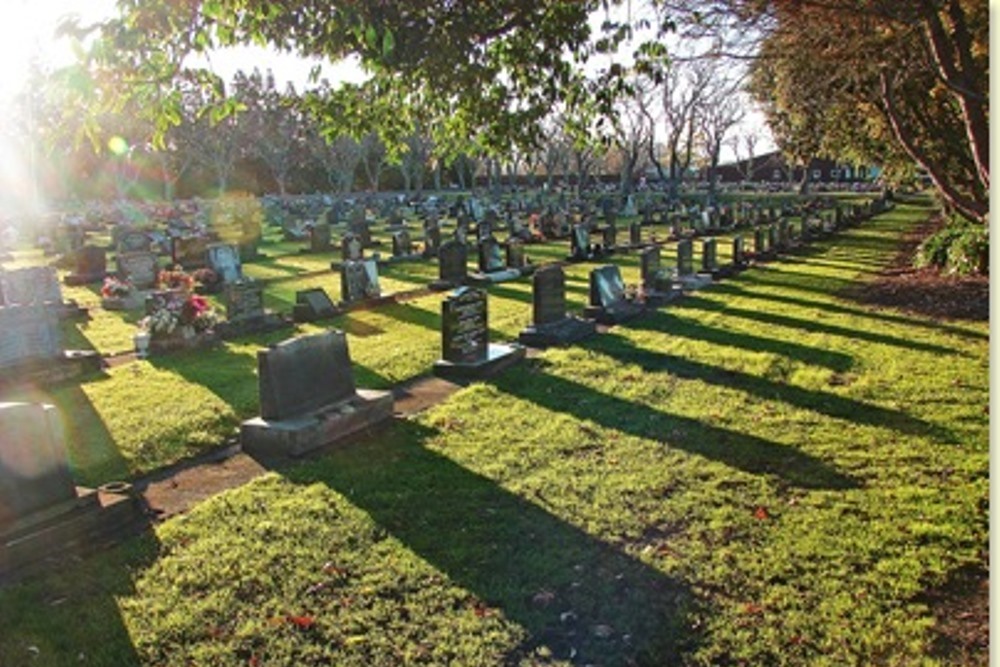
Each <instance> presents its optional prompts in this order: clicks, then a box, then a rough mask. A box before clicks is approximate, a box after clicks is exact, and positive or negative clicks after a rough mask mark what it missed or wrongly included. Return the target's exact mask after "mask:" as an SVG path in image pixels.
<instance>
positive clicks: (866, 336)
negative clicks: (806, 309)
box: [683, 296, 955, 355]
mask: <svg viewBox="0 0 1000 667" xmlns="http://www.w3.org/2000/svg"><path fill="white" fill-rule="evenodd" d="M683 305H684V307H685V308H691V309H694V310H704V311H710V312H720V313H721V312H724V313H725V314H726V316H728V317H742V318H743V319H747V320H752V321H754V322H760V323H761V324H768V325H773V326H780V327H788V328H789V329H801V330H802V331H808V332H809V333H817V334H830V335H833V336H840V337H842V338H845V339H847V340H856V339H861V340H865V341H868V342H870V343H877V344H879V345H889V346H892V347H900V348H903V349H907V350H914V351H918V352H929V353H932V354H949V355H950V354H955V350H954V349H952V348H947V347H942V346H940V345H932V344H930V343H920V342H917V341H912V340H908V339H905V338H897V337H895V336H889V335H887V334H880V333H873V332H870V331H861V330H858V329H848V328H846V327H840V326H837V325H834V324H823V323H822V322H815V321H812V320H803V319H800V318H797V317H789V316H787V315H778V314H776V313H767V312H761V311H756V310H747V309H745V308H734V307H733V306H729V305H726V304H724V303H720V302H718V301H712V300H710V299H705V298H703V297H699V296H688V297H687V298H685V299H684V301H683Z"/></svg>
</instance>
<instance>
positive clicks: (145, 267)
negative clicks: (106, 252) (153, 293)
mask: <svg viewBox="0 0 1000 667" xmlns="http://www.w3.org/2000/svg"><path fill="white" fill-rule="evenodd" d="M115 259H116V263H117V265H118V278H119V279H121V280H127V281H128V282H130V283H132V286H133V287H135V288H136V289H140V290H146V289H150V288H152V287H154V286H155V285H156V281H157V277H158V276H159V273H160V265H159V261H158V260H157V259H156V255H154V254H153V253H151V252H130V253H122V252H119V253H118V255H117V257H116V258H115Z"/></svg>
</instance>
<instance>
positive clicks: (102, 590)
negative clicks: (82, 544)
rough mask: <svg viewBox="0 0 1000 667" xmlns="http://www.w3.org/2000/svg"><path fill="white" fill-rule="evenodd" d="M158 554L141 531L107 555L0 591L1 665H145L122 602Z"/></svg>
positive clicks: (150, 537)
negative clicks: (137, 573)
mask: <svg viewBox="0 0 1000 667" xmlns="http://www.w3.org/2000/svg"><path fill="white" fill-rule="evenodd" d="M158 552H159V542H158V541H157V539H156V536H155V534H154V533H153V532H152V531H146V532H145V533H144V534H143V535H142V536H141V537H136V538H132V539H129V540H128V541H127V542H125V543H124V544H122V545H118V546H116V547H113V548H112V549H111V550H110V551H106V552H104V553H100V554H94V555H92V556H90V557H88V558H86V559H85V560H83V561H81V560H79V559H76V560H75V561H74V562H72V563H67V564H66V567H62V568H59V569H58V570H53V571H52V572H50V573H48V574H45V573H39V574H38V575H37V576H35V577H33V578H32V579H31V580H29V581H26V582H23V583H20V584H16V585H13V586H10V587H6V588H3V589H0V627H3V629H4V632H3V633H2V634H0V664H2V665H12V666H13V665H29V664H39V665H43V664H44V665H74V664H81V665H115V666H116V667H118V666H120V667H132V666H136V667H137V666H138V665H141V664H143V663H142V661H141V660H140V658H139V655H138V653H137V652H136V649H135V646H134V645H133V643H132V638H131V636H130V633H129V630H128V628H127V627H126V624H125V621H124V619H123V618H122V614H121V610H120V608H119V600H120V599H121V598H126V597H129V596H132V595H134V594H135V592H136V591H135V587H134V585H133V579H132V575H133V572H135V571H136V570H137V569H142V568H146V567H149V566H151V565H152V564H153V562H154V561H155V559H156V556H157V554H158ZM32 647H33V648H32Z"/></svg>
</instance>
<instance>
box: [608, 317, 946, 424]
mask: <svg viewBox="0 0 1000 667" xmlns="http://www.w3.org/2000/svg"><path fill="white" fill-rule="evenodd" d="M653 321H654V322H655V320H653ZM595 341H596V342H592V343H590V345H591V346H592V347H595V348H598V349H600V350H601V351H602V352H604V353H606V354H608V355H609V356H611V357H613V358H615V359H617V360H619V361H623V362H627V363H633V364H636V365H638V366H639V367H641V368H642V369H643V371H645V372H647V373H669V374H670V375H674V376H676V377H679V378H683V379H685V380H701V381H702V382H707V383H708V384H714V385H718V386H722V387H728V388H732V389H736V390H738V391H744V392H746V393H748V394H752V395H754V396H757V397H759V398H762V399H765V400H772V401H778V402H782V403H788V404H789V405H794V406H795V407H797V408H802V409H804V410H812V411H813V412H818V413H819V414H823V415H826V416H827V417H833V418H834V419H843V420H845V421H850V422H855V423H859V424H865V425H868V426H874V427H877V428H886V429H890V430H894V431H898V432H899V433H903V434H905V435H913V436H930V437H933V438H936V439H938V440H941V441H944V442H955V437H954V435H953V434H952V433H951V431H949V430H947V429H943V428H941V427H939V426H937V425H935V424H931V423H928V422H925V421H923V420H922V419H917V418H916V417H911V416H910V415H908V414H906V413H905V412H900V411H898V410H890V409H887V408H882V407H879V406H876V405H871V404H870V403H863V402H861V401H856V400H854V399H850V398H845V397H843V396H838V395H836V394H830V393H827V392H823V391H814V390H811V389H804V388H802V387H796V386H794V385H789V384H785V383H784V382H780V381H774V380H770V379H767V378H763V377H759V376H756V375H750V374H748V373H742V372H739V371H732V370H728V369H724V368H718V367H716V366H710V365H708V364H704V363H701V362H698V361H692V360H690V359H683V358H681V357H677V356H674V355H671V354H663V353H661V352H654V351H652V350H647V349H643V348H638V347H635V346H634V345H633V344H632V343H631V341H629V340H627V339H625V338H622V337H621V336H618V335H616V334H614V333H609V334H606V335H604V336H601V337H600V338H599V339H595Z"/></svg>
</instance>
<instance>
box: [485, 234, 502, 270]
mask: <svg viewBox="0 0 1000 667" xmlns="http://www.w3.org/2000/svg"><path fill="white" fill-rule="evenodd" d="M504 268H506V267H505V265H504V258H503V251H502V250H501V249H500V244H499V243H498V242H497V240H496V239H495V238H494V237H492V236H489V237H487V238H485V239H483V240H482V241H480V242H479V270H480V271H481V272H483V273H491V272H493V271H503V270H504Z"/></svg>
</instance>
